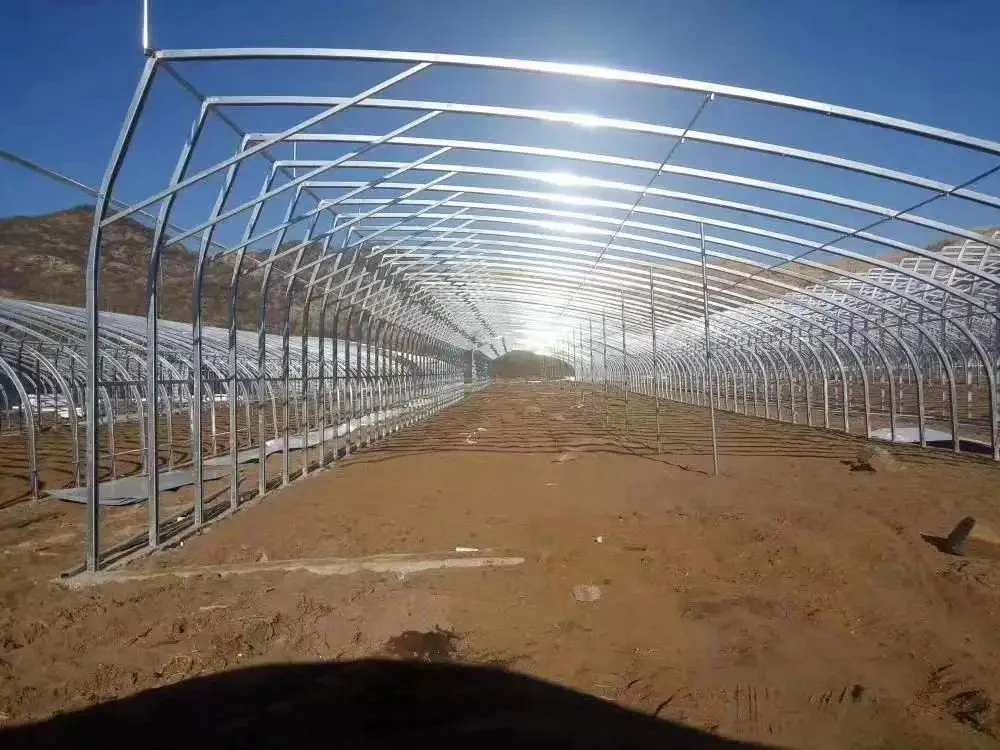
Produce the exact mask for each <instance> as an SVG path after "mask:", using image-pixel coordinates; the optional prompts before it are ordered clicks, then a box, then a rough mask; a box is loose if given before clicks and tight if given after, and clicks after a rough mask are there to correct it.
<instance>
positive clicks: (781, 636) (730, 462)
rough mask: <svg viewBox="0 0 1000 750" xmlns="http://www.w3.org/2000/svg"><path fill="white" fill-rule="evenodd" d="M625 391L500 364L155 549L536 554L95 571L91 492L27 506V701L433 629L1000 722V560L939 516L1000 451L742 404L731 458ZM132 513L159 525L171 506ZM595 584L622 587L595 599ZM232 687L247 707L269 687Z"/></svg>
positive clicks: (892, 739)
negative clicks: (770, 416)
mask: <svg viewBox="0 0 1000 750" xmlns="http://www.w3.org/2000/svg"><path fill="white" fill-rule="evenodd" d="M622 406H623V404H622V403H621V401H620V400H619V399H612V400H611V402H610V403H609V404H608V408H607V411H608V419H607V422H608V425H609V426H608V428H605V406H604V404H603V402H602V398H601V397H600V395H599V394H593V393H581V392H580V391H579V390H577V389H575V388H574V387H572V386H568V385H567V386H561V387H557V386H555V385H552V384H539V385H494V386H492V387H491V388H489V389H487V390H485V391H482V392H480V393H477V394H474V395H472V396H470V397H469V398H468V399H467V401H466V402H465V403H464V404H462V405H460V406H457V407H453V408H451V409H448V410H446V411H444V412H442V413H441V414H439V415H437V416H436V417H434V418H433V419H432V420H431V421H430V422H429V423H426V424H424V425H422V426H417V427H414V428H410V429H408V430H405V431H403V432H401V433H399V434H398V435H396V436H395V437H393V438H392V439H391V440H389V441H388V442H386V443H385V444H383V445H381V446H377V447H375V448H373V449H370V450H367V451H363V452H361V453H359V454H358V455H356V456H355V457H354V458H352V459H350V460H348V461H346V462H344V463H343V464H341V465H340V466H339V467H337V468H336V469H334V470H332V471H326V472H323V473H320V474H317V475H315V476H313V477H311V478H308V479H305V480H302V481H300V482H297V483H296V484H294V485H293V486H291V487H289V488H287V489H285V490H282V491H279V492H277V493H275V494H274V495H272V496H271V497H269V498H267V499H265V500H263V501H262V502H261V503H259V504H257V505H255V506H254V507H252V508H248V509H246V510H245V511H244V512H242V513H240V514H238V515H237V516H235V517H234V518H232V519H229V520H226V521H224V522H222V523H220V524H218V525H216V526H213V527H210V529H209V530H207V531H206V532H205V533H203V534H202V535H199V536H197V537H194V538H192V539H189V540H188V541H187V542H186V543H185V544H184V546H183V547H182V548H179V549H175V550H173V551H168V552H163V553H159V554H156V555H154V556H153V557H150V558H148V559H147V560H145V561H138V562H137V563H135V564H134V565H133V567H135V568H136V569H138V570H145V571H165V570H169V569H171V568H173V567H187V566H192V565H208V564H215V563H234V562H249V563H253V562H254V561H261V562H263V561H271V562H273V561H276V560H285V559H295V558H317V557H326V556H337V557H346V556H356V555H369V554H375V553H395V552H412V553H434V552H443V551H448V550H453V549H454V548H455V547H456V546H471V547H477V548H481V549H482V550H483V551H484V552H485V551H487V550H489V551H490V552H491V553H493V554H502V555H507V554H509V555H519V556H523V557H524V558H525V559H526V562H525V563H524V564H523V565H521V566H518V567H514V568H502V569H501V568H498V569H486V570H455V571H447V572H436V573H424V574H419V575H410V576H406V577H405V578H403V579H400V578H398V577H396V576H380V575H373V574H365V575H358V576H351V577H320V576H315V575H312V574H309V573H304V572H295V573H276V572H271V573H251V574H247V575H240V576H234V577H229V578H224V579H223V578H219V577H215V576H202V577H195V578H187V579H177V578H173V577H162V578H154V579H152V580H146V581H143V582H130V583H118V584H108V585H104V586H101V587H97V588H92V589H83V590H79V591H75V590H67V589H64V588H63V587H61V586H60V585H58V584H55V583H52V582H51V578H52V577H53V576H55V575H56V574H57V573H58V572H59V571H60V570H63V569H66V568H68V567H70V566H71V565H73V564H74V563H76V562H77V561H78V559H79V555H80V543H81V526H80V524H81V520H82V512H83V509H82V508H80V507H77V506H71V505H68V504H57V503H54V502H52V501H43V502H42V503H21V504H19V505H17V506H15V507H12V508H10V509H8V510H6V511H3V512H2V514H0V548H2V549H3V554H4V558H5V560H4V561H5V575H4V576H3V579H2V581H0V649H2V651H0V712H2V714H0V718H3V720H4V721H5V722H6V723H7V724H8V725H17V724H20V723H22V722H25V721H28V720H32V719H38V718H42V717H46V716H48V715H50V714H52V713H54V712H60V711H66V710H70V709H79V708H82V707H85V706H88V705H92V704H96V703H100V702H104V701H109V700H113V699H116V698H121V697H123V696H129V695H132V694H135V693H137V692H139V691H143V690H146V689H148V688H153V687H156V686H161V685H165V684H169V683H177V682H179V681H182V680H185V679H187V678H193V677H195V676H198V675H207V674H211V673H215V672H219V671H223V670H231V669H234V668H236V667H246V666H254V665H263V664H272V665H274V664H287V663H299V662H304V661H322V662H327V663H330V662H336V663H337V664H343V663H344V662H345V661H348V660H356V659H361V658H367V657H372V656H392V655H393V654H396V655H398V654H400V653H406V654H409V655H410V656H412V655H413V654H415V653H417V654H419V649H416V650H414V649H415V647H413V646H412V642H414V640H416V641H417V642H419V641H420V639H419V638H418V637H417V636H418V635H419V633H421V632H423V633H432V634H433V633H435V632H437V631H443V632H444V633H454V637H453V638H451V637H448V638H446V639H445V640H446V641H447V643H448V644H449V645H448V650H449V651H450V650H451V649H453V650H454V655H453V656H451V657H449V656H448V655H446V656H445V657H444V658H454V659H455V660H457V661H459V662H461V663H464V664H478V665H491V666H497V665H500V666H502V667H503V668H505V669H506V670H510V671H513V672H516V673H520V674H526V675H531V676H535V677H540V678H543V679H545V680H549V681H552V682H554V683H557V684H559V685H563V686H566V687H568V688H571V689H572V690H574V691H578V692H579V693H582V694H588V695H592V696H597V697H598V698H601V699H603V700H604V701H606V702H609V703H613V704H617V705H620V706H624V707H627V708H630V709H632V710H634V711H636V712H638V713H639V714H644V715H646V716H656V717H658V719H662V720H670V721H676V722H680V723H683V724H687V725H691V726H695V727H699V728H702V729H705V730H709V731H712V732H715V733H718V734H722V735H726V736H730V737H735V738H741V739H745V740H750V741H755V742H760V743H763V744H766V745H781V746H791V747H810V748H844V747H871V748H875V747H879V748H884V747H942V748H977V747H982V748H986V747H995V746H996V745H997V743H998V742H1000V716H998V712H997V708H996V707H995V705H994V704H995V701H996V700H997V699H1000V646H998V645H997V643H996V638H995V634H996V632H998V628H1000V568H998V567H997V563H995V562H991V561H987V560H978V559H974V558H958V557H951V556H947V555H944V554H942V553H941V552H939V551H938V549H937V548H936V547H934V546H933V545H931V544H929V543H928V542H927V541H925V540H924V539H923V538H922V536H921V535H922V534H930V535H942V534H944V533H946V532H947V531H948V530H949V528H950V527H951V525H953V524H954V523H955V522H956V521H957V520H958V519H959V518H961V517H962V516H965V515H972V516H975V517H977V518H982V519H983V520H985V521H987V522H989V523H991V524H992V525H993V526H995V527H996V526H1000V523H998V521H1000V512H998V511H997V509H996V507H995V498H996V493H997V488H998V487H1000V473H998V471H997V468H996V467H995V466H993V465H992V464H990V463H989V462H986V461H981V460H976V459H972V458H963V457H953V456H950V455H949V454H947V453H939V452H929V451H923V452H922V451H919V450H917V449H895V450H894V456H895V458H896V460H897V461H898V462H899V463H900V464H901V465H902V467H903V468H902V470H901V471H898V472H891V473H886V472H874V473H872V472H866V471H852V469H851V466H849V464H850V463H852V460H853V459H854V457H855V455H856V453H857V450H858V448H859V446H861V445H862V444H863V441H860V440H858V439H856V438H852V437H849V436H845V435H841V434H837V433H833V432H825V431H822V430H818V429H810V428H807V427H805V426H801V425H800V426H793V425H788V424H776V423H773V422H765V421H763V420H756V419H751V418H747V417H739V416H735V415H731V414H719V415H718V417H719V433H720V449H721V450H720V452H721V455H720V459H721V466H722V475H721V476H719V477H712V476H710V473H709V472H710V469H711V459H710V456H709V454H708V446H709V441H708V438H707V419H706V414H705V412H704V411H703V410H700V409H697V408H694V407H688V406H683V405H678V404H672V403H671V404H668V403H663V404H661V408H660V420H661V424H662V444H663V453H662V454H661V455H656V452H655V450H654V449H653V445H654V442H653V441H654V435H653V432H652V429H651V428H652V424H653V421H652V419H653V410H652V404H651V402H650V401H649V400H648V399H641V398H637V397H635V396H633V395H630V397H629V408H630V410H631V412H630V420H629V435H628V436H625V435H624V434H623V433H622V427H623V423H624V419H623V416H624V415H623V410H622ZM480 427H481V428H484V430H482V431H480V430H479V429H478V428H480ZM121 513H129V514H132V515H133V516H134V521H135V522H136V523H137V524H138V525H139V526H140V527H141V524H142V520H143V511H142V509H141V508H132V509H123V510H122V511H121ZM107 517H108V519H109V520H108V523H112V522H114V519H115V518H116V517H117V515H116V514H115V513H112V512H109V514H108V516H107ZM598 540H599V541H598ZM578 584H590V585H594V586H597V587H599V589H600V594H601V596H600V599H599V600H598V601H595V602H577V601H575V600H574V598H573V596H572V594H571V589H572V587H574V586H576V585H578ZM411 631H412V632H411ZM415 634H416V635H415ZM400 643H405V644H409V645H406V646H405V647H403V649H402V651H401V650H400V646H399V644H400ZM237 674H238V673H237ZM330 689H331V690H332V689H333V688H330ZM338 689H339V688H338ZM153 695H154V696H155V695H156V694H153ZM330 700H331V702H332V703H334V704H335V703H336V702H337V700H336V695H335V694H331V696H330ZM286 708H287V707H286ZM227 710H228V711H229V712H230V713H232V712H233V711H235V712H236V713H237V714H239V713H240V711H242V712H243V715H242V721H243V724H241V726H244V727H245V726H249V725H250V724H252V723H253V720H254V719H255V717H256V713H255V712H256V710H257V709H256V708H255V707H254V706H252V705H250V704H247V705H246V707H245V708H244V707H242V706H241V705H240V704H239V703H237V704H235V707H230V708H229V709H227ZM269 715H270V714H269ZM390 715H397V716H398V714H391V713H390V714H387V715H386V716H382V717H375V716H373V717H369V719H370V721H371V722H372V723H373V724H374V723H378V722H380V720H382V719H386V717H387V716H390ZM213 716H214V712H212V711H206V712H204V717H205V718H204V719H202V721H203V722H211V721H212V718H213ZM508 718H509V717H508ZM514 719H516V717H514ZM514 719H510V718H509V720H514ZM150 721H152V719H150ZM164 721H166V722H167V724H173V723H175V722H182V723H183V722H191V721H195V718H192V717H190V716H185V717H176V718H175V717H173V716H171V717H170V719H169V720H166V719H164V718H163V717H162V716H161V717H159V718H157V719H156V722H157V723H159V724H161V725H162V723H163V722H164ZM248 722H249V724H248ZM149 726H150V732H151V733H153V734H155V733H156V732H157V731H159V730H157V729H155V728H154V727H153V725H152V724H150V725H149ZM226 726H227V727H228V726H229V725H228V724H227V725H226ZM215 730H218V727H215V726H214V724H213V731H215ZM218 731H222V730H218ZM226 731H228V730H226ZM18 737H22V735H10V738H11V739H17V738H18ZM81 739H82V738H81ZM0 744H4V735H3V734H2V733H0ZM626 744H627V743H625V742H624V741H623V742H622V743H621V745H622V746H625V745H626ZM404 745H405V743H403V744H400V745H398V746H400V747H402V746H404ZM609 746H614V745H613V744H612V745H609ZM665 746H668V745H665Z"/></svg>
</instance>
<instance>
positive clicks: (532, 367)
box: [490, 349, 573, 380]
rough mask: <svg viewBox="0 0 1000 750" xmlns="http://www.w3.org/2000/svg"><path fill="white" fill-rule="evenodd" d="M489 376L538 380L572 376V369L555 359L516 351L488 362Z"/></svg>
mask: <svg viewBox="0 0 1000 750" xmlns="http://www.w3.org/2000/svg"><path fill="white" fill-rule="evenodd" d="M490 375H491V376H492V377H494V378H507V379H509V380H517V379H524V380H540V379H542V378H553V377H555V378H561V377H566V376H570V375H573V368H572V367H570V366H569V365H568V364H566V363H565V362H563V361H562V360H559V359H556V358H555V357H547V356H545V355H544V354H535V353H534V352H528V351H522V350H520V349H518V350H514V351H509V352H507V353H506V354H504V355H502V356H500V357H497V358H496V359H494V360H493V361H492V362H490Z"/></svg>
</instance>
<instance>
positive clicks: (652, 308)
mask: <svg viewBox="0 0 1000 750" xmlns="http://www.w3.org/2000/svg"><path fill="white" fill-rule="evenodd" d="M649 330H650V331H652V335H653V403H654V404H655V410H656V455H660V453H661V452H662V450H661V446H660V389H659V387H658V385H657V380H658V378H657V375H656V302H655V301H654V299H653V267H652V266H650V267H649Z"/></svg>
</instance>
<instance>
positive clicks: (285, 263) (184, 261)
mask: <svg viewBox="0 0 1000 750" xmlns="http://www.w3.org/2000/svg"><path fill="white" fill-rule="evenodd" d="M93 218H94V210H93V208H92V207H91V206H78V207H76V208H71V209H69V210H66V211H59V212H57V213H52V214H44V215H41V216H15V217H11V218H7V219H0V297H12V298H17V299H26V300H36V301H40V302H54V303H57V304H62V305H73V306H80V307H82V306H83V305H84V304H85V288H86V286H85V273H84V272H85V268H86V264H87V248H88V245H89V242H90V231H91V225H92V223H93ZM152 241H153V231H152V230H151V229H149V228H148V227H146V226H144V225H142V224H140V223H138V222H136V221H132V220H131V219H123V220H120V221H118V222H115V223H114V224H112V225H111V226H110V227H108V228H107V229H106V230H105V232H104V239H103V248H102V260H101V277H100V278H101V309H103V310H108V311H110V312H119V313H127V314H130V315H141V316H145V314H146V267H147V264H148V262H149V252H150V247H151V245H152ZM317 249H318V248H317V247H307V248H306V253H305V254H304V261H303V262H307V261H308V260H311V259H313V258H315V257H316V252H317ZM293 255H294V254H293ZM293 255H289V256H288V257H287V258H284V259H282V260H280V261H277V262H276V264H275V265H276V266H277V267H278V268H281V269H287V268H290V267H291V263H292V260H293ZM254 257H256V258H262V257H264V256H263V254H262V253H260V252H248V253H247V260H246V261H244V265H243V267H244V269H248V268H251V267H252V265H253V264H252V263H250V262H249V260H250V259H251V258H254ZM196 259H197V258H196V256H195V254H194V253H192V252H190V251H189V250H187V249H186V248H184V247H181V246H179V245H175V246H172V247H169V248H167V249H166V250H164V253H163V257H162V259H161V269H162V271H161V273H162V276H161V277H160V286H159V289H160V310H161V317H164V318H168V319H170V320H178V321H190V320H191V314H192V311H191V294H192V286H193V280H194V267H195V261H196ZM233 261H234V256H227V257H225V258H221V259H218V260H214V261H211V262H210V263H209V264H208V268H207V272H206V274H205V280H204V287H203V289H204V291H203V296H202V300H203V306H202V321H203V322H204V323H205V324H208V325H218V326H223V327H225V326H227V325H228V323H229V313H228V300H229V284H230V281H231V279H232V274H233ZM260 278H261V273H260V272H257V273H255V274H252V275H249V276H245V277H244V278H243V279H242V280H241V282H240V295H239V303H238V305H239V306H238V317H237V322H238V325H239V327H241V328H250V329H255V328H256V327H257V316H258V310H259V304H260ZM276 279H278V276H277V275H272V277H271V284H270V294H269V295H268V305H267V309H266V320H267V327H268V330H270V331H272V332H279V331H280V330H281V320H282V304H281V299H280V298H281V297H282V296H283V294H284V288H285V285H284V283H283V282H282V281H279V280H276ZM297 296H298V297H299V299H300V300H301V297H302V295H301V293H299V294H298V295H297ZM301 312H302V311H301V304H299V305H293V309H292V324H293V329H292V330H293V332H295V333H298V328H297V327H296V326H297V324H298V322H299V321H300V320H301V317H300V316H301Z"/></svg>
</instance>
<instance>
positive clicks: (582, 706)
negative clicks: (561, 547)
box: [0, 660, 761, 750]
mask: <svg viewBox="0 0 1000 750" xmlns="http://www.w3.org/2000/svg"><path fill="white" fill-rule="evenodd" d="M0 746H3V747H10V748H49V747H53V748H54V747H63V748H64V747H82V746H87V747H144V748H160V747H170V748H201V747H205V748H215V749H217V748H225V747H275V748H278V747H280V748H289V747H294V748H299V749H300V750H302V749H305V748H320V747H323V748H326V747H349V748H365V749H368V748H372V749H374V748H378V749H379V750H383V749H386V748H418V747H427V748H431V747H433V748H438V749H439V750H450V749H451V748H455V749H456V750H457V749H458V748H461V749H462V750H468V749H469V748H476V749H477V750H483V749H484V748H505V750H506V749H508V748H524V747H532V748H534V747H544V748H615V749H616V750H617V749H618V748H751V747H761V746H759V745H749V744H746V743H742V742H735V741H730V740H725V739H722V738H720V737H717V736H715V735H711V734H707V733H705V732H701V731H699V730H696V729H692V728H690V727H685V726H683V725H680V724H675V723H672V722H668V721H664V720H661V719H658V718H656V717H654V716H649V715H646V714H641V713H636V712H633V711H629V710H627V709H624V708H621V707H619V706H617V705H615V704H613V703H609V702H607V701H604V700H601V699H599V698H594V697H592V696H588V695H584V694H582V693H577V692H574V691H572V690H569V689H566V688H563V687H559V686H557V685H554V684H551V683H547V682H542V681H540V680H536V679H533V678H530V677H526V676H523V675H519V674H515V673H512V672H506V671H503V670H500V669H494V668H485V667H473V666H458V665H454V664H444V663H428V662H421V661H382V660H365V661H355V662H342V663H325V664H321V663H316V664H294V665H292V664H288V665H276V666H268V667H258V668H253V669H243V670H237V671H233V672H225V673H222V674H217V675H213V676H210V677H198V678H195V679H191V680H185V681H183V682H178V683H175V684H173V685H170V686H168V687H163V688H158V689H155V690H148V691H146V692H143V693H139V694H137V695H135V696H133V697H130V698H125V699H122V700H118V701H114V702H111V703H105V704H102V705H98V706H94V707H92V708H88V709H84V710H82V711H77V712H75V713H67V714H62V715H59V716H56V717H54V718H52V719H49V720H48V721H44V722H41V723H38V724H31V725H25V726H20V727H14V728H10V729H6V730H3V731H0Z"/></svg>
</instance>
